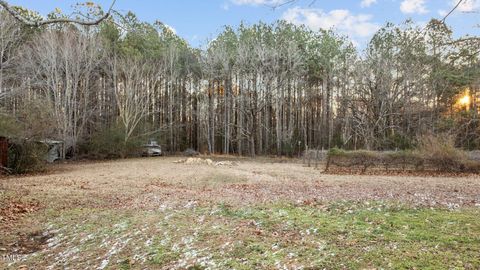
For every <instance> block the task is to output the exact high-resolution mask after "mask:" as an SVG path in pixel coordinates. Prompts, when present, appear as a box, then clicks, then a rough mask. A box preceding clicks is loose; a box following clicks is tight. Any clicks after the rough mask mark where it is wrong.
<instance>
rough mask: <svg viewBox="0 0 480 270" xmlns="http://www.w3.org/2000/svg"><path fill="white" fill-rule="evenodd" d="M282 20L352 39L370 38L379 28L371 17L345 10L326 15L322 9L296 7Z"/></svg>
mask: <svg viewBox="0 0 480 270" xmlns="http://www.w3.org/2000/svg"><path fill="white" fill-rule="evenodd" d="M282 18H283V19H284V20H286V21H288V22H291V23H294V24H297V25H301V24H303V25H306V26H308V27H309V28H310V29H312V30H319V29H326V30H328V29H334V30H337V31H338V32H340V33H342V34H345V35H348V36H349V37H350V38H352V39H354V38H367V37H370V36H371V35H373V33H375V32H376V31H377V30H378V28H379V26H378V25H377V24H375V23H373V22H372V21H371V19H372V16H371V15H366V14H359V15H354V14H351V13H350V11H348V10H344V9H337V10H332V11H330V12H328V13H326V12H324V11H323V10H321V9H315V8H300V7H294V8H291V9H288V10H287V11H285V13H284V14H283V16H282Z"/></svg>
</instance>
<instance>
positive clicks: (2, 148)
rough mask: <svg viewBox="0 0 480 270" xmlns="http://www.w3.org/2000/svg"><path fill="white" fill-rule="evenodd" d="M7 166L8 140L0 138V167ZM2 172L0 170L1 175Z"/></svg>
mask: <svg viewBox="0 0 480 270" xmlns="http://www.w3.org/2000/svg"><path fill="white" fill-rule="evenodd" d="M7 166H8V139H7V138H6V137H0V167H7ZM1 171H2V170H0V173H1Z"/></svg>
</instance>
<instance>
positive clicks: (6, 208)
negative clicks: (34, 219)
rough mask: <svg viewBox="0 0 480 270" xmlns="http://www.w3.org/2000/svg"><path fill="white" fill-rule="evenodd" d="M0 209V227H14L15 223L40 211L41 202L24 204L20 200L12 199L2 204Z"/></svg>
mask: <svg viewBox="0 0 480 270" xmlns="http://www.w3.org/2000/svg"><path fill="white" fill-rule="evenodd" d="M2 203H3V206H2V207H1V208H0V227H11V226H14V224H15V222H16V221H18V220H19V219H21V218H23V217H24V216H26V215H28V214H31V213H33V212H36V211H38V210H39V209H40V202H38V201H30V202H23V201H20V200H18V199H12V200H8V201H4V202H2Z"/></svg>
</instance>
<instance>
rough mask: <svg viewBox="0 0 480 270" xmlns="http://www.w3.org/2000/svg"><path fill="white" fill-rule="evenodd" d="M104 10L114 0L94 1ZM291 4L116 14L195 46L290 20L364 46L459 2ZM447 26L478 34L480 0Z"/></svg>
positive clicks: (168, 3)
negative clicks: (233, 29)
mask: <svg viewBox="0 0 480 270" xmlns="http://www.w3.org/2000/svg"><path fill="white" fill-rule="evenodd" d="M84 1H85V0H80V1H76V0H10V1H9V3H11V4H14V5H21V6H24V7H26V8H29V9H33V10H36V11H38V12H40V13H41V14H47V13H49V12H50V11H52V10H54V9H55V8H57V7H58V8H60V9H62V10H63V11H64V12H65V13H69V11H71V10H72V8H71V6H72V5H74V4H75V3H77V2H84ZM91 1H93V2H95V3H98V4H100V5H102V6H103V7H104V8H105V9H106V8H108V6H109V5H110V1H111V0H91ZM283 1H288V0H141V1H140V0H136V1H134V0H117V3H116V5H115V9H116V10H118V11H121V12H127V11H133V12H134V13H135V14H137V16H138V17H139V18H140V19H141V20H144V21H148V22H153V21H155V20H157V19H158V20H160V21H162V22H164V23H166V24H168V25H169V26H171V27H172V28H174V29H175V31H176V32H177V34H178V35H180V36H181V37H183V38H185V39H186V40H187V41H189V42H190V43H191V44H192V45H193V46H197V47H198V46H202V45H203V44H206V42H207V40H209V39H212V38H213V37H214V36H215V35H216V34H218V33H219V32H220V31H221V29H222V27H223V26H224V25H233V26H236V25H238V24H240V22H242V21H243V22H245V23H247V24H253V23H256V22H258V21H264V22H273V21H275V20H277V19H286V20H288V21H291V22H293V23H296V24H305V25H307V26H309V27H311V28H312V29H318V28H336V29H337V31H339V32H341V33H343V34H346V35H349V36H350V38H352V39H353V40H354V41H355V42H356V43H357V44H359V45H360V46H363V45H364V44H365V43H366V42H367V41H368V39H369V38H370V37H371V36H372V34H373V33H374V32H375V31H376V29H378V28H379V27H381V26H382V25H384V24H385V23H386V22H393V23H400V22H403V21H405V20H406V19H408V18H411V19H413V20H414V21H416V22H418V23H419V24H424V23H425V22H428V21H429V20H430V18H442V17H443V16H444V15H445V13H446V12H448V11H450V10H451V9H452V7H453V6H454V5H455V3H456V2H457V1H458V0H316V1H315V2H313V3H312V0H298V1H295V2H294V3H292V4H288V5H284V6H281V7H280V8H276V9H272V8H271V6H272V5H275V3H279V2H283ZM447 23H448V24H449V25H450V26H451V27H452V28H453V30H454V33H455V36H457V37H458V36H462V35H467V34H469V35H480V27H479V26H478V25H479V24H480V0H464V2H463V4H462V5H461V6H460V7H459V9H458V10H457V11H456V12H455V13H453V14H452V15H451V16H449V17H448V19H447Z"/></svg>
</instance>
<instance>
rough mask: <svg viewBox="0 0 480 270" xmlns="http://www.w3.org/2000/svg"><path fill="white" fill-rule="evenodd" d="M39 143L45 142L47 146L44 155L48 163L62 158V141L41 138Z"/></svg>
mask: <svg viewBox="0 0 480 270" xmlns="http://www.w3.org/2000/svg"><path fill="white" fill-rule="evenodd" d="M40 143H43V144H45V145H46V146H47V147H48V150H47V154H46V156H45V160H46V161H47V162H48V163H53V162H55V161H57V160H60V159H62V157H63V142H62V141H56V140H49V139H47V140H43V141H40Z"/></svg>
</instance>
